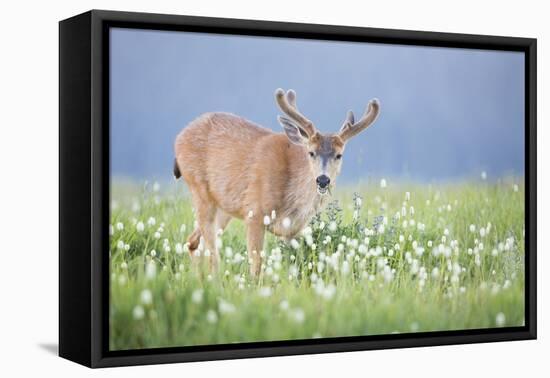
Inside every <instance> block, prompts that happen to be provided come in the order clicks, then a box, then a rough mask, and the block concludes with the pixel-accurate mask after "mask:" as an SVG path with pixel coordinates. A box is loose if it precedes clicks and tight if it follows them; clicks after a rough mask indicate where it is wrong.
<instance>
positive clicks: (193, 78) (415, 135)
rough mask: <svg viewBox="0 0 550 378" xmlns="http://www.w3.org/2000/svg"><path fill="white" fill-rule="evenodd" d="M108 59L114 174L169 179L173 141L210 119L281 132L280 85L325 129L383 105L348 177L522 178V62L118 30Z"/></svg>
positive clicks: (359, 143) (349, 158) (450, 52)
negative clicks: (223, 117) (219, 116)
mask: <svg viewBox="0 0 550 378" xmlns="http://www.w3.org/2000/svg"><path fill="white" fill-rule="evenodd" d="M110 56H111V61H110V65H111V88H110V91H111V92H110V93H111V114H110V123H111V170H112V174H113V175H114V176H115V177H130V178H133V179H136V180H145V179H147V180H165V179H168V178H170V176H171V169H172V163H173V158H174V156H173V142H174V138H175V136H176V135H177V134H178V132H179V131H180V130H181V129H182V128H183V127H185V125H186V124H187V123H189V122H190V121H191V120H193V119H194V118H196V117H197V116H199V115H200V114H201V113H204V112H210V111H225V112H232V113H235V114H238V115H241V116H243V117H245V118H248V119H250V120H252V121H254V122H256V123H259V124H261V125H262V126H264V127H267V128H270V129H273V130H275V131H277V132H282V129H281V127H280V126H279V124H278V123H277V115H278V114H280V113H279V111H278V108H277V106H276V104H275V101H274V97H273V93H274V91H275V89H276V88H278V87H281V88H285V89H288V88H293V89H294V90H296V92H297V95H298V106H299V107H300V110H301V111H302V112H303V113H304V114H305V115H306V116H307V117H308V118H310V119H311V120H312V121H313V122H315V124H316V126H317V128H318V129H320V130H321V131H326V132H329V131H332V132H334V131H337V130H338V129H339V128H340V126H341V124H342V122H343V120H344V118H345V115H346V111H347V110H350V109H351V110H353V111H354V112H355V114H356V117H358V116H360V115H361V114H362V113H363V111H364V109H365V106H366V104H367V102H368V101H369V100H370V99H371V98H373V97H377V98H378V99H379V100H380V103H381V108H382V111H381V114H380V117H379V119H378V120H377V121H376V123H375V124H374V125H373V126H372V127H371V128H369V129H367V130H366V131H364V132H363V133H361V134H360V135H358V136H357V137H355V138H354V139H353V140H352V141H350V142H349V143H348V146H347V148H346V154H345V157H344V166H343V170H342V179H343V180H346V181H351V180H355V179H357V178H361V179H363V178H367V177H394V178H401V179H408V180H419V181H434V180H437V181H442V180H456V179H462V178H469V177H474V176H475V177H479V173H480V172H481V171H486V172H487V174H488V177H489V178H493V179H494V178H497V177H501V176H504V175H508V174H514V175H523V173H524V168H523V167H524V142H525V139H524V95H523V93H524V56H523V53H519V52H503V51H488V50H468V49H456V48H455V49H452V48H435V47H418V46H401V45H383V44H365V43H352V42H333V41H332V42H328V41H314V40H300V39H286V38H264V37H246V36H228V35H214V34H197V33H187V32H167V31H150V30H134V29H112V30H111V54H110Z"/></svg>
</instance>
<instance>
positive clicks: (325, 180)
mask: <svg viewBox="0 0 550 378" xmlns="http://www.w3.org/2000/svg"><path fill="white" fill-rule="evenodd" d="M328 184H330V178H329V177H328V176H327V175H321V176H319V177H317V185H319V188H322V189H324V188H326V187H327V186H328Z"/></svg>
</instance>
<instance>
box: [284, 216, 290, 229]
mask: <svg viewBox="0 0 550 378" xmlns="http://www.w3.org/2000/svg"><path fill="white" fill-rule="evenodd" d="M290 223H291V222H290V218H288V217H285V218H284V219H283V227H284V228H290Z"/></svg>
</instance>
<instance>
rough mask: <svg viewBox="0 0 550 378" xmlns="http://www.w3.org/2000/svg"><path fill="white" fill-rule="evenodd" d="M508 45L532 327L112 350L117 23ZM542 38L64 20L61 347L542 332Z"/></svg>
mask: <svg viewBox="0 0 550 378" xmlns="http://www.w3.org/2000/svg"><path fill="white" fill-rule="evenodd" d="M115 26H116V27H131V28H137V29H157V30H179V31H193V32H205V33H220V34H236V35H253V36H271V37H272V36H278V37H289V38H305V39H320V40H338V41H356V42H376V43H385V44H401V45H420V46H442V47H460V48H471V49H489V50H510V51H520V52H523V53H524V54H525V62H526V64H525V136H526V138H525V185H526V190H525V196H526V198H525V205H526V206H525V207H526V219H525V227H526V236H525V240H526V246H525V247H526V248H525V251H526V256H525V269H526V272H525V278H526V279H525V302H526V303H525V311H526V313H525V325H524V326H523V327H508V328H494V329H478V330H462V331H442V332H425V333H412V334H400V335H393V334H392V335H380V336H357V337H342V338H330V339H311V340H294V341H275V342H255V343H245V344H230V345H207V346H192V347H191V346H190V347H174V348H159V349H142V350H132V351H109V350H108V337H109V335H108V331H109V330H108V324H109V317H108V305H109V274H108V273H109V261H108V250H109V248H108V238H109V235H108V224H109V206H108V204H109V117H108V114H109V64H108V63H109V38H108V30H109V28H110V27H115ZM536 64H537V53H536V39H531V38H515V37H497V36H485V35H468V34H450V33H434V32H418V31H405V30H387V29H374V28H358V27H344V26H329V25H312V24H297V23H283V22H267V21H250V20H237V19H223V18H204V17H189V16H175V15H162V14H145V13H130V12H114V11H103V10H92V11H89V12H86V13H84V14H81V15H78V16H75V17H72V18H69V19H67V20H63V21H61V22H60V23H59V187H60V189H59V219H60V221H59V222H60V223H59V355H60V356H61V357H64V358H67V359H69V360H72V361H75V362H77V363H80V364H83V365H86V366H88V367H108V366H119V365H138V364H156V363H168V362H186V361H201V360H219V359H232V358H250V357H265V356H282V355H296V354H308V353H328V352H344V351H356V350H370V349H386V348H406V347H419V346H433V345H448V344H459V343H460V344H465V343H480V342H495V341H509V340H526V339H535V338H536V334H537V333H536V330H537V324H536V323H537V317H536V188H537V185H536V92H537V91H536V85H537V80H536Z"/></svg>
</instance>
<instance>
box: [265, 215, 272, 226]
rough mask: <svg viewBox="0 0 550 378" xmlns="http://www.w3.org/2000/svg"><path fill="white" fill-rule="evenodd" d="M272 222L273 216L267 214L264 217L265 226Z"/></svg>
mask: <svg viewBox="0 0 550 378" xmlns="http://www.w3.org/2000/svg"><path fill="white" fill-rule="evenodd" d="M270 223H271V218H270V217H269V216H267V215H266V216H265V217H264V225H265V226H269V224H270Z"/></svg>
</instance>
